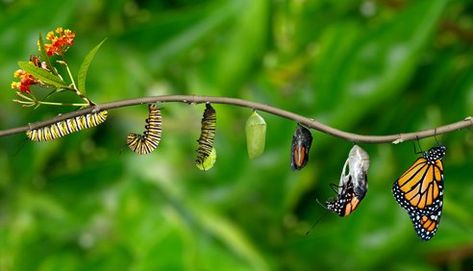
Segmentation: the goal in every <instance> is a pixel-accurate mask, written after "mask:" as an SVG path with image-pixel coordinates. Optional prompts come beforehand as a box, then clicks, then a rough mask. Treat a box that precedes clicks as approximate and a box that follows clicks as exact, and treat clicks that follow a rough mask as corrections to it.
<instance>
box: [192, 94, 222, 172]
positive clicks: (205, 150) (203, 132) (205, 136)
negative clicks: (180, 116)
mask: <svg viewBox="0 0 473 271" xmlns="http://www.w3.org/2000/svg"><path fill="white" fill-rule="evenodd" d="M216 122H217V114H216V112H215V109H214V108H213V107H212V105H210V103H207V104H205V111H204V115H203V117H202V121H201V124H202V126H201V129H200V137H199V139H198V140H197V142H198V143H199V146H198V148H197V159H196V161H195V163H196V165H197V167H199V168H203V169H204V170H205V169H206V168H205V167H204V163H205V161H206V159H207V158H208V157H209V156H210V154H211V153H212V149H213V145H214V138H215V126H216ZM208 168H209V167H207V169H208Z"/></svg>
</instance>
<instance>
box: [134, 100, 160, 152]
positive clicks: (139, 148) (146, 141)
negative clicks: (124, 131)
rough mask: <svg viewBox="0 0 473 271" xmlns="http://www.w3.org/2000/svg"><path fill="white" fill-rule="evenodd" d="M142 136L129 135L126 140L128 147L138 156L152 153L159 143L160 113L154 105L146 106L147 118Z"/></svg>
mask: <svg viewBox="0 0 473 271" xmlns="http://www.w3.org/2000/svg"><path fill="white" fill-rule="evenodd" d="M145 129H146V130H145V131H144V132H143V135H140V134H135V133H130V134H128V137H127V138H126V144H127V145H128V147H129V148H130V149H131V150H132V151H134V152H136V153H138V154H148V153H150V152H152V151H154V150H155V149H156V148H157V147H158V145H159V142H160V141H161V112H160V110H159V108H158V106H156V105H155V104H150V105H148V118H147V119H146V126H145Z"/></svg>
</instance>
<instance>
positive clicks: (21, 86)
mask: <svg viewBox="0 0 473 271" xmlns="http://www.w3.org/2000/svg"><path fill="white" fill-rule="evenodd" d="M13 77H14V78H18V79H20V81H18V82H16V81H14V82H12V83H11V88H12V89H16V90H18V91H20V92H21V93H25V94H31V89H30V87H31V86H32V85H36V84H39V83H40V81H39V80H38V79H36V78H34V76H33V75H31V74H29V73H27V72H25V71H24V70H22V69H18V70H16V71H15V72H14V73H13Z"/></svg>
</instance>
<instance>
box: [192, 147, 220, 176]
mask: <svg viewBox="0 0 473 271" xmlns="http://www.w3.org/2000/svg"><path fill="white" fill-rule="evenodd" d="M215 161H217V150H215V148H214V147H212V150H211V151H210V154H209V156H207V157H206V158H205V159H204V161H203V162H202V163H200V164H199V163H196V164H195V165H196V166H197V168H198V169H200V170H203V171H207V170H209V169H211V168H212V167H213V166H214V165H215Z"/></svg>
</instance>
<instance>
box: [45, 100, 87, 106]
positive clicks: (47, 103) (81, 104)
mask: <svg viewBox="0 0 473 271" xmlns="http://www.w3.org/2000/svg"><path fill="white" fill-rule="evenodd" d="M37 103H39V104H44V105H56V106H88V105H89V104H87V103H59V102H44V101H37Z"/></svg>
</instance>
